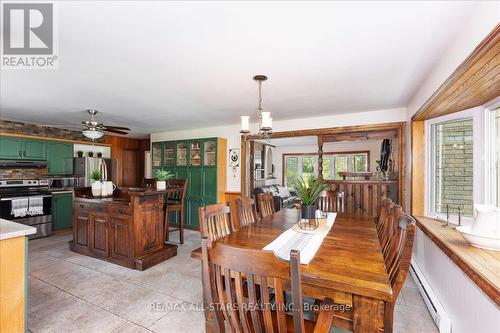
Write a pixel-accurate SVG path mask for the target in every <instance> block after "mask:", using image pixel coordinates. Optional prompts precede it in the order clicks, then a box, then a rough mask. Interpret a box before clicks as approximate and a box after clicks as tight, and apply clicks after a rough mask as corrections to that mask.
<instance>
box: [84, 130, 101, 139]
mask: <svg viewBox="0 0 500 333" xmlns="http://www.w3.org/2000/svg"><path fill="white" fill-rule="evenodd" d="M82 134H83V135H84V136H86V137H87V138H89V139H91V140H96V139H100V138H102V136H103V135H104V133H103V132H101V131H98V130H95V129H89V130H84V131H82Z"/></svg>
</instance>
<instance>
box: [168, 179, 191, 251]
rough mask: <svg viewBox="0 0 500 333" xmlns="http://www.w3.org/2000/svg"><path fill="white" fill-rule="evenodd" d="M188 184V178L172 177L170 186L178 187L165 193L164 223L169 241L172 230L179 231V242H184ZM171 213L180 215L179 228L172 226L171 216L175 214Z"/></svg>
mask: <svg viewBox="0 0 500 333" xmlns="http://www.w3.org/2000/svg"><path fill="white" fill-rule="evenodd" d="M187 186H188V180H187V179H171V180H170V182H169V187H176V189H170V190H169V191H168V192H167V193H165V206H164V207H165V208H164V214H163V225H164V228H165V240H166V241H168V239H169V235H170V233H171V232H174V231H179V242H180V243H181V244H184V210H185V205H186V192H187ZM171 213H177V214H179V215H180V217H179V226H178V227H177V228H170V216H172V215H173V214H171ZM177 214H176V215H177Z"/></svg>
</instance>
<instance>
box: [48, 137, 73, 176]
mask: <svg viewBox="0 0 500 333" xmlns="http://www.w3.org/2000/svg"><path fill="white" fill-rule="evenodd" d="M47 168H48V170H47V171H48V174H49V175H71V174H73V144H72V143H67V142H55V141H54V142H47Z"/></svg>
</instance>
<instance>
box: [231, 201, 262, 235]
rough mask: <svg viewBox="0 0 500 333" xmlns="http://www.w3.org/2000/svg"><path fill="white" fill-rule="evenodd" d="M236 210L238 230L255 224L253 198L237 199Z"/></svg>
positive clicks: (255, 215)
mask: <svg viewBox="0 0 500 333" xmlns="http://www.w3.org/2000/svg"><path fill="white" fill-rule="evenodd" d="M236 209H237V211H238V221H239V226H238V229H239V228H242V227H246V226H248V225H250V224H253V223H256V222H257V220H258V218H257V210H256V208H255V200H254V198H252V197H241V198H238V199H237V200H236Z"/></svg>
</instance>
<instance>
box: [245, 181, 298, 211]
mask: <svg viewBox="0 0 500 333" xmlns="http://www.w3.org/2000/svg"><path fill="white" fill-rule="evenodd" d="M269 192H270V193H272V195H273V202H274V210H275V211H279V210H280V209H281V208H287V207H291V206H293V205H294V204H295V203H297V202H299V199H298V197H297V194H296V193H295V192H294V191H293V190H291V189H289V188H288V187H285V186H281V185H266V186H261V187H256V188H254V190H253V194H254V196H255V199H256V204H257V209H258V207H259V204H258V200H259V199H258V195H259V194H260V193H269Z"/></svg>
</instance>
